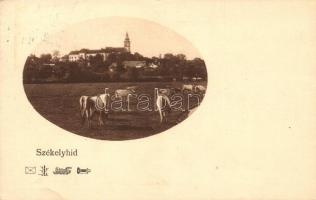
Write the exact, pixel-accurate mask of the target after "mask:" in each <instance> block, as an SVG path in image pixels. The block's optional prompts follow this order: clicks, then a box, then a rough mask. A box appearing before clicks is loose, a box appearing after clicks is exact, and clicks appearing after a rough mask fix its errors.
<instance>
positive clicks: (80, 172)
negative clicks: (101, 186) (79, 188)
mask: <svg viewBox="0 0 316 200" xmlns="http://www.w3.org/2000/svg"><path fill="white" fill-rule="evenodd" d="M90 172H91V169H89V168H86V169H80V168H79V167H77V174H88V173H90Z"/></svg>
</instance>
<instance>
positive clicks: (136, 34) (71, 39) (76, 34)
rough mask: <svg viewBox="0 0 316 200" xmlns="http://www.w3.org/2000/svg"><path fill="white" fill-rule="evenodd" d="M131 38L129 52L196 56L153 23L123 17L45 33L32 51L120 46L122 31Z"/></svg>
mask: <svg viewBox="0 0 316 200" xmlns="http://www.w3.org/2000/svg"><path fill="white" fill-rule="evenodd" d="M126 32H128V34H129V38H130V40H131V52H132V53H135V52H138V53H140V54H142V55H144V56H147V57H152V56H159V54H162V55H163V54H165V53H173V54H179V53H183V54H185V55H186V56H187V58H188V59H192V58H195V57H200V56H199V52H198V51H197V49H195V48H194V47H193V46H192V44H191V43H190V42H189V41H188V40H186V39H185V38H183V37H182V36H180V35H179V34H177V33H176V32H175V31H173V30H170V29H169V28H166V27H164V26H162V25H159V24H157V23H155V22H151V21H147V20H142V19H135V18H124V17H112V18H106V19H94V20H88V21H85V22H82V23H79V24H75V25H72V26H70V27H68V28H67V29H65V30H62V31H60V32H58V33H56V34H51V35H48V37H47V39H46V40H45V41H43V42H42V43H40V44H39V45H38V46H37V47H36V48H35V49H34V51H33V52H32V53H34V54H36V55H37V56H39V55H41V54H43V53H52V52H53V51H54V50H58V51H59V52H60V54H61V55H65V54H68V53H69V52H70V51H72V50H80V49H82V48H87V49H101V48H105V47H123V42H124V39H125V34H126Z"/></svg>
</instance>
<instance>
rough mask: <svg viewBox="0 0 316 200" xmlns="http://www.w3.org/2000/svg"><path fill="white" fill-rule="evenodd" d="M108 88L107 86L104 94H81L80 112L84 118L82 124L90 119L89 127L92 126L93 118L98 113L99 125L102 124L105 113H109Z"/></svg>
mask: <svg viewBox="0 0 316 200" xmlns="http://www.w3.org/2000/svg"><path fill="white" fill-rule="evenodd" d="M107 90H108V88H105V90H104V91H105V92H104V94H101V95H98V96H81V97H80V99H79V103H80V112H81V118H82V124H84V122H85V120H86V119H87V120H88V127H89V128H91V126H92V118H93V116H94V115H95V114H96V113H97V114H99V117H98V125H99V126H102V125H104V123H103V114H105V116H107V115H108V110H107V104H108V102H109V99H108V98H109V97H110V95H109V94H108V93H107Z"/></svg>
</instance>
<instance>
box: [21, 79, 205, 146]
mask: <svg viewBox="0 0 316 200" xmlns="http://www.w3.org/2000/svg"><path fill="white" fill-rule="evenodd" d="M198 84H202V85H204V86H205V85H206V83H198ZM128 86H136V87H137V89H136V94H137V95H139V94H146V95H150V102H151V109H152V110H154V106H153V104H154V88H166V87H177V88H181V86H182V83H180V82H141V83H135V82H130V83H128V82H126V83H125V82H124V83H70V84H61V83H56V84H24V89H25V93H26V95H27V97H28V99H29V101H30V103H31V104H32V106H33V107H34V109H35V110H36V111H37V112H38V113H40V114H41V115H42V116H43V117H44V118H46V119H47V120H49V121H50V122H52V123H54V124H55V125H57V126H59V127H61V128H63V129H65V130H67V131H70V132H72V133H75V134H78V135H81V136H85V137H90V138H95V139H103V140H128V139H137V138H142V137H147V136H150V135H153V134H156V133H159V132H162V131H164V130H167V129H169V128H171V127H172V126H174V125H176V124H178V123H179V122H181V121H182V120H184V119H185V118H186V116H185V115H184V112H181V111H171V112H170V113H169V115H168V116H167V119H168V121H167V122H165V123H162V124H161V123H160V121H159V114H158V112H156V111H141V110H139V109H137V105H138V103H139V101H138V100H137V98H131V99H130V109H129V110H128V111H127V110H126V109H125V111H113V112H110V114H109V116H108V119H106V120H105V126H103V127H98V126H97V123H96V121H95V123H94V124H93V127H92V128H90V129H89V128H88V127H87V124H84V125H82V123H81V117H80V109H79V98H80V96H81V95H89V96H93V95H97V94H101V93H103V92H104V88H109V92H110V94H111V95H112V94H114V91H115V90H116V89H120V88H126V87H128ZM179 95H182V96H183V98H184V99H183V101H182V102H183V104H184V105H183V106H184V108H185V107H187V106H188V105H187V103H188V100H187V94H183V93H182V92H181V93H180V94H179ZM201 96H202V97H203V95H201ZM197 103H198V102H197V100H196V98H192V100H191V102H190V104H192V105H190V106H194V104H195V105H197ZM123 108H127V102H126V101H125V100H124V99H123Z"/></svg>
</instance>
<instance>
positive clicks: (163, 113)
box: [155, 88, 171, 123]
mask: <svg viewBox="0 0 316 200" xmlns="http://www.w3.org/2000/svg"><path fill="white" fill-rule="evenodd" d="M155 90H156V96H157V100H156V105H157V109H158V112H159V115H160V123H162V122H163V120H164V119H165V121H167V118H166V109H165V108H164V106H165V104H164V102H166V104H167V110H168V111H171V103H170V99H169V98H168V96H167V95H165V94H162V93H160V92H159V89H158V88H155Z"/></svg>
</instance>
